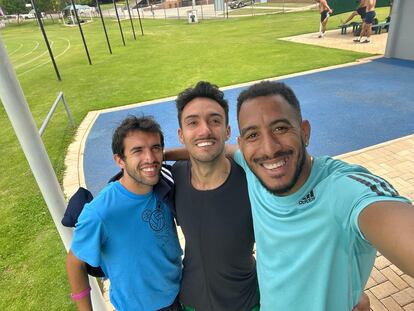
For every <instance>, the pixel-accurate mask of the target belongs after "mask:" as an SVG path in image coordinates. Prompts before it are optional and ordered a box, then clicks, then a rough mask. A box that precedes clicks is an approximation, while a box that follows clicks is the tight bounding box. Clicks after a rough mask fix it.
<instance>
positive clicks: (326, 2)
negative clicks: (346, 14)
mask: <svg viewBox="0 0 414 311" xmlns="http://www.w3.org/2000/svg"><path fill="white" fill-rule="evenodd" d="M321 5H322V8H323V10H328V11H329V13H332V9H331V8H330V7H329V4H328V1H326V0H321Z"/></svg>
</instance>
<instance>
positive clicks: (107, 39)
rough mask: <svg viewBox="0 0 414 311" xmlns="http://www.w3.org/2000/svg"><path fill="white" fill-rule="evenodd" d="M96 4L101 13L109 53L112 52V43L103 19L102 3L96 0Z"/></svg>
mask: <svg viewBox="0 0 414 311" xmlns="http://www.w3.org/2000/svg"><path fill="white" fill-rule="evenodd" d="M96 5H97V7H98V11H99V15H100V16H101V22H102V27H103V30H104V32H105V38H106V43H107V44H108V49H109V53H110V54H112V49H111V44H110V43H109V38H108V33H107V31H106V26H105V21H104V19H103V15H102V10H101V5H100V4H99V0H96Z"/></svg>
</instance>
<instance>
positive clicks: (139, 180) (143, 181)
mask: <svg viewBox="0 0 414 311" xmlns="http://www.w3.org/2000/svg"><path fill="white" fill-rule="evenodd" d="M157 164H158V163H157ZM124 174H127V175H128V176H129V177H130V178H131V179H132V180H133V181H134V182H135V183H136V184H137V185H145V186H155V185H156V184H157V183H158V181H159V179H160V175H161V170H159V171H158V174H157V176H158V178H157V179H156V181H153V180H151V179H149V178H147V177H145V176H142V175H141V174H139V173H137V170H135V169H132V168H131V167H130V166H129V165H128V164H126V163H125V171H124Z"/></svg>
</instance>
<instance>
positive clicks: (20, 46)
mask: <svg viewBox="0 0 414 311" xmlns="http://www.w3.org/2000/svg"><path fill="white" fill-rule="evenodd" d="M22 47H23V44H22V43H20V45H19V47H18V48H17V49H15V50H14V51H13V52H10V53H9V57H10V56H12V55H13V54H15V53H17V52H18V51H19V50H20V49H21V48H22Z"/></svg>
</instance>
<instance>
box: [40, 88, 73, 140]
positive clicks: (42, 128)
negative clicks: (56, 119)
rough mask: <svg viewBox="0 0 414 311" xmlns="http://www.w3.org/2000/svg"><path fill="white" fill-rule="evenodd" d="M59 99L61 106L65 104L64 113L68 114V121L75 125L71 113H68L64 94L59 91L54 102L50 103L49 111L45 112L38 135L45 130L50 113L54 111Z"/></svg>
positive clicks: (50, 116)
mask: <svg viewBox="0 0 414 311" xmlns="http://www.w3.org/2000/svg"><path fill="white" fill-rule="evenodd" d="M60 100H62V103H63V106H65V110H66V114H67V115H68V118H69V121H70V123H72V126H73V127H75V121H73V118H72V115H71V114H70V111H69V107H68V104H67V103H66V99H65V95H63V92H60V93H59V95H58V96H57V97H56V99H55V102H54V103H53V105H52V108H50V111H49V113H48V114H47V117H46V119H45V121H43V124H42V126H41V127H40V130H39V135H40V136H42V135H43V132H44V131H45V129H46V126H47V125H48V123H49V121H50V119H51V118H52V115H53V113H54V112H55V110H56V107H57V105H58V104H59V101H60Z"/></svg>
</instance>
